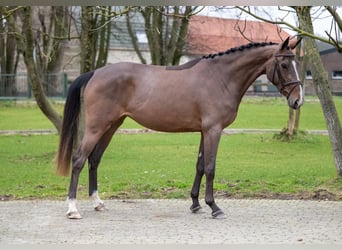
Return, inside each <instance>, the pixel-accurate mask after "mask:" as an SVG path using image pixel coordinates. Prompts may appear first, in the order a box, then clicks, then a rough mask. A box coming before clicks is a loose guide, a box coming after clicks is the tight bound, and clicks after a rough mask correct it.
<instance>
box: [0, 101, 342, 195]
mask: <svg viewBox="0 0 342 250" xmlns="http://www.w3.org/2000/svg"><path fill="white" fill-rule="evenodd" d="M335 103H336V106H337V109H338V111H339V114H340V117H341V115H342V98H336V99H335ZM55 105H56V107H57V108H58V109H59V110H60V112H61V111H62V109H63V105H60V104H55ZM287 112H288V108H287V106H286V101H285V100H284V99H281V98H251V97H247V98H245V99H244V100H243V103H242V105H241V107H240V111H239V116H238V118H237V120H236V122H235V123H234V125H232V127H234V128H273V129H279V130H280V129H281V128H283V127H284V126H285V125H286V121H287ZM301 115H302V116H301V129H303V130H306V129H326V127H325V123H324V119H323V115H322V111H321V109H320V106H319V103H318V102H317V100H315V99H313V98H312V99H309V100H308V101H307V102H306V104H305V105H304V106H303V108H302V113H301ZM124 127H125V128H136V127H137V125H136V124H135V123H134V122H133V121H127V122H126V123H125V125H124ZM52 128H53V126H52V125H51V124H50V123H49V121H47V120H46V118H44V116H43V115H41V113H40V111H39V110H38V109H37V107H36V106H35V105H32V104H31V103H20V104H14V103H10V102H0V130H7V129H25V130H26V129H52ZM57 144H58V136H57V135H40V136H38V135H31V136H20V135H11V136H0V148H1V150H0V162H1V165H0V166H1V175H0V198H3V199H8V198H16V199H21V198H24V199H28V198H54V199H65V197H66V194H67V188H68V185H69V177H67V178H64V177H59V176H56V175H55V170H54V166H53V162H52V161H53V158H54V155H55V152H56V149H57ZM198 144H199V134H197V133H186V134H167V133H157V134H130V135H128V134H118V135H115V137H114V138H113V140H112V142H111V144H110V145H109V147H108V149H107V150H106V152H105V155H104V157H103V160H102V162H101V165H100V169H99V176H98V178H99V192H100V194H101V196H102V197H103V198H107V199H108V198H188V197H189V193H190V189H191V186H192V183H193V178H194V174H195V163H196V157H197V150H198ZM203 183H204V181H203ZM202 186H204V185H203V184H202ZM87 189H88V173H87V169H86V167H85V169H84V171H83V172H82V174H81V178H80V182H79V193H78V195H79V196H78V197H79V198H86V197H87V196H88V191H87ZM215 190H216V192H217V195H221V196H222V197H239V198H240V197H272V196H274V197H280V198H284V197H285V198H289V197H290V198H291V197H292V198H293V197H296V198H329V199H337V200H342V179H341V178H337V177H336V172H335V166H334V162H333V158H332V153H331V147H330V142H329V138H328V137H327V136H318V135H301V136H300V137H299V138H297V139H295V140H293V141H291V142H279V141H278V140H276V139H274V138H273V135H272V134H237V135H223V136H222V139H221V142H220V148H219V152H218V157H217V170H216V177H215ZM202 191H204V188H202ZM202 197H203V194H202Z"/></svg>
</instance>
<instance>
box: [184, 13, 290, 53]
mask: <svg viewBox="0 0 342 250" xmlns="http://www.w3.org/2000/svg"><path fill="white" fill-rule="evenodd" d="M239 28H240V30H241V32H242V31H243V34H244V36H246V37H247V38H248V39H249V40H247V39H246V38H245V37H244V36H243V35H242V34H241V32H240V31H239ZM288 36H290V35H289V34H288V33H287V32H285V31H284V30H282V29H281V28H279V26H277V25H275V24H271V23H266V22H260V21H245V20H237V19H225V18H217V17H209V16H200V15H195V16H192V17H191V18H190V22H189V27H188V34H187V46H188V48H187V53H189V54H194V55H203V54H210V53H216V52H219V51H226V50H227V49H230V48H233V47H238V46H240V45H243V44H246V43H249V42H275V43H281V42H282V41H284V40H285V39H286V38H287V37H288Z"/></svg>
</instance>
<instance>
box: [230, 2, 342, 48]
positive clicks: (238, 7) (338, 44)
mask: <svg viewBox="0 0 342 250" xmlns="http://www.w3.org/2000/svg"><path fill="white" fill-rule="evenodd" d="M236 8H237V9H239V10H241V11H242V12H244V13H247V14H248V15H250V16H252V17H254V18H256V19H258V20H260V21H263V22H267V23H272V24H276V25H285V26H287V27H289V28H290V29H292V30H293V31H296V32H297V33H298V35H301V36H306V37H310V38H313V39H315V40H319V41H321V42H324V43H327V44H331V45H333V46H334V47H336V48H337V50H338V51H342V44H340V43H336V42H335V41H331V40H330V39H326V38H323V37H320V36H316V35H314V34H311V33H308V32H306V31H304V30H302V29H300V28H298V27H296V26H294V25H292V24H290V23H288V22H285V21H272V20H269V19H266V18H262V17H260V16H258V15H256V14H254V13H252V12H251V11H250V10H247V9H245V8H243V7H240V6H236Z"/></svg>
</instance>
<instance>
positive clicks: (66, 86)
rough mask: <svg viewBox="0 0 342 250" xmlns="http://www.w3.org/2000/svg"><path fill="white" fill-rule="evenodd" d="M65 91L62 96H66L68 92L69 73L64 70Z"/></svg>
mask: <svg viewBox="0 0 342 250" xmlns="http://www.w3.org/2000/svg"><path fill="white" fill-rule="evenodd" d="M62 74H63V76H62V77H63V93H62V97H63V98H65V97H66V95H67V92H68V74H67V73H65V72H63V73H62Z"/></svg>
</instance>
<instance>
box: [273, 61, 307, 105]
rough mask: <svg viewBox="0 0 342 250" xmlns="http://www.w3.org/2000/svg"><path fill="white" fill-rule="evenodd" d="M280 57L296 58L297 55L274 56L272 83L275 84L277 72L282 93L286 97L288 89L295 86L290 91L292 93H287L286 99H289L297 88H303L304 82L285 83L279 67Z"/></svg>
mask: <svg viewBox="0 0 342 250" xmlns="http://www.w3.org/2000/svg"><path fill="white" fill-rule="evenodd" d="M280 56H283V57H294V56H295V55H293V54H276V55H275V56H274V58H275V61H274V71H273V80H272V82H274V77H275V73H276V72H277V75H278V79H279V80H280V84H281V89H280V93H282V94H284V95H285V93H284V91H285V89H286V87H288V86H291V85H294V86H293V87H292V88H291V89H290V91H288V92H287V95H285V96H286V98H287V99H289V96H290V95H291V93H292V91H293V90H294V89H295V87H297V86H303V85H302V82H301V81H300V80H295V81H289V82H285V80H284V78H283V76H282V75H281V71H280V68H279V66H278V57H280Z"/></svg>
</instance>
